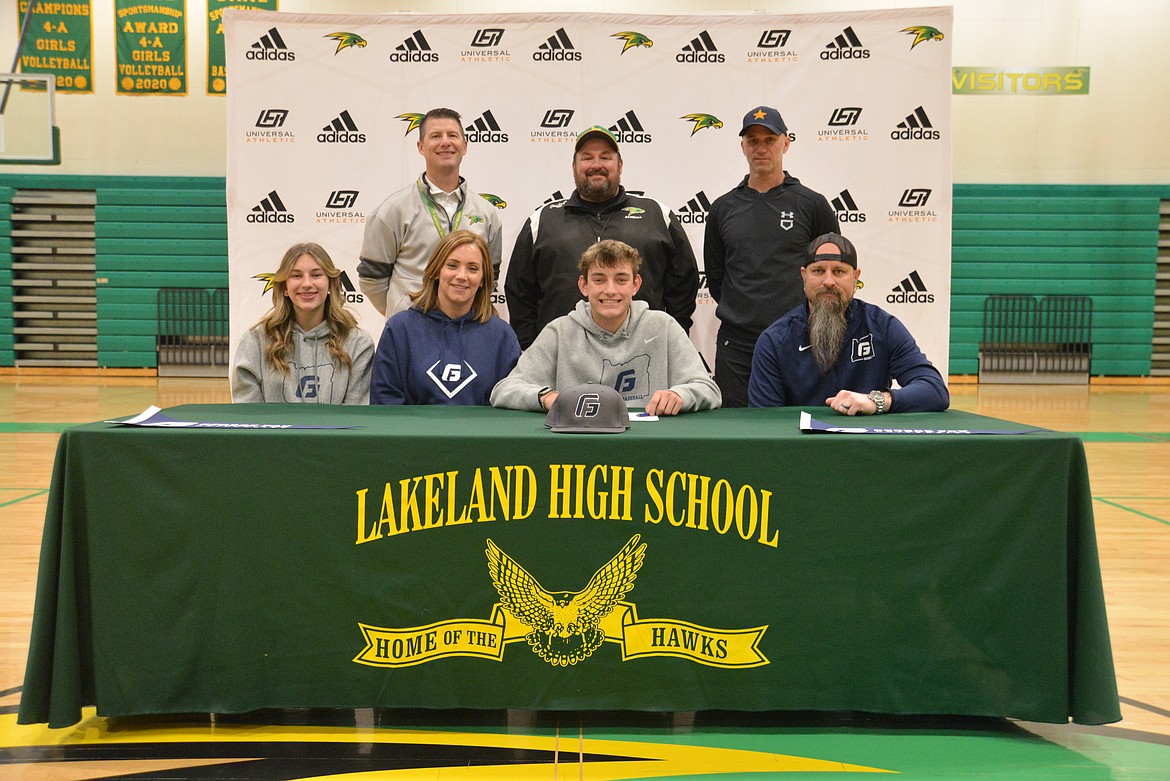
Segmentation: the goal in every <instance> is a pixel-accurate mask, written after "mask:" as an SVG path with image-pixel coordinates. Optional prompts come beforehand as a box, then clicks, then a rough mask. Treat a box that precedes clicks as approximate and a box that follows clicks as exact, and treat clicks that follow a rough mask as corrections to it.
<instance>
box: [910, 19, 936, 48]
mask: <svg viewBox="0 0 1170 781" xmlns="http://www.w3.org/2000/svg"><path fill="white" fill-rule="evenodd" d="M900 32H904V33H906V34H907V35H913V36H914V43H912V44H910V48H911V49H913V48H914V47H915V46H917V45H918V44H920V43H922V42H923V41H941V40H942V39H943V37H944V36H943V34H942V33H941V32H940V31H939V30H937V29H935V28H934V27H927V26H925V25H921V24H916V25H914V26H913V27H907V28H905V29H903V30H901V31H900Z"/></svg>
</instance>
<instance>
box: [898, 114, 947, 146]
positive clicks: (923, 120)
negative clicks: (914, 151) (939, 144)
mask: <svg viewBox="0 0 1170 781" xmlns="http://www.w3.org/2000/svg"><path fill="white" fill-rule="evenodd" d="M933 128H934V125H932V124H930V117H928V116H926V111H925V109H923V108H922V106H919V107H918V108H916V109H914V113H913V114H911V115H910V116H908V117H906V118H905V119H904V120H902V121H901V122H899V123H898V125H897V129H896V130H892V131H890V138H892V139H894V140H895V141H919V140H921V141H938V139H939V138H940V134H939V132H938V131H937V130H934V129H933Z"/></svg>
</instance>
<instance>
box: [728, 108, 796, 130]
mask: <svg viewBox="0 0 1170 781" xmlns="http://www.w3.org/2000/svg"><path fill="white" fill-rule="evenodd" d="M752 125H759V126H760V127H763V128H767V129H768V130H771V131H772V132H773V133H775V134H776V135H778V136H782V135H784V134H786V133H787V132H788V126H787V125H785V124H784V119H783V118H782V117H781V116H780V112H779V111H777V110H776V109H774V108H772V107H771V106H756V107H755V108H754V109H752V110H751V111H749V112H748V113H746V114H744V115H743V129H742V130H740V131H739V134H740V135H741V136H742V135H743V134H744V133H746V132H747V129H748V128H749V127H751V126H752Z"/></svg>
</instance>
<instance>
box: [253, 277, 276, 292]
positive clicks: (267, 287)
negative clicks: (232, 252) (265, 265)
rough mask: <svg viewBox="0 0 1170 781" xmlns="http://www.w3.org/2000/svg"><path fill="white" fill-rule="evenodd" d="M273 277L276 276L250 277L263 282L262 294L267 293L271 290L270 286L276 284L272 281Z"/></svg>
mask: <svg viewBox="0 0 1170 781" xmlns="http://www.w3.org/2000/svg"><path fill="white" fill-rule="evenodd" d="M275 276H276V274H257V275H256V276H254V277H252V279H261V280H263V281H264V293H267V292H268V291H270V290H272V286H273V285H275V284H276V283H275V282H274V281H273V277H275ZM264 293H261V294H260V295H264Z"/></svg>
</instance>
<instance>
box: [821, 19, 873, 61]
mask: <svg viewBox="0 0 1170 781" xmlns="http://www.w3.org/2000/svg"><path fill="white" fill-rule="evenodd" d="M821 59H822V60H867V59H869V49H866V48H865V47H864V46H862V45H861V39H860V38H858V37H857V33H855V32H853V27H852V26H850V27H846V28H845V29H844V30H842V31H841V34H840V35H838V36H837V37H836V38H834V39H833V40H832V41H830V42H829V43H828V44H826V45H825V49H824V51H822V52H821Z"/></svg>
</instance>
